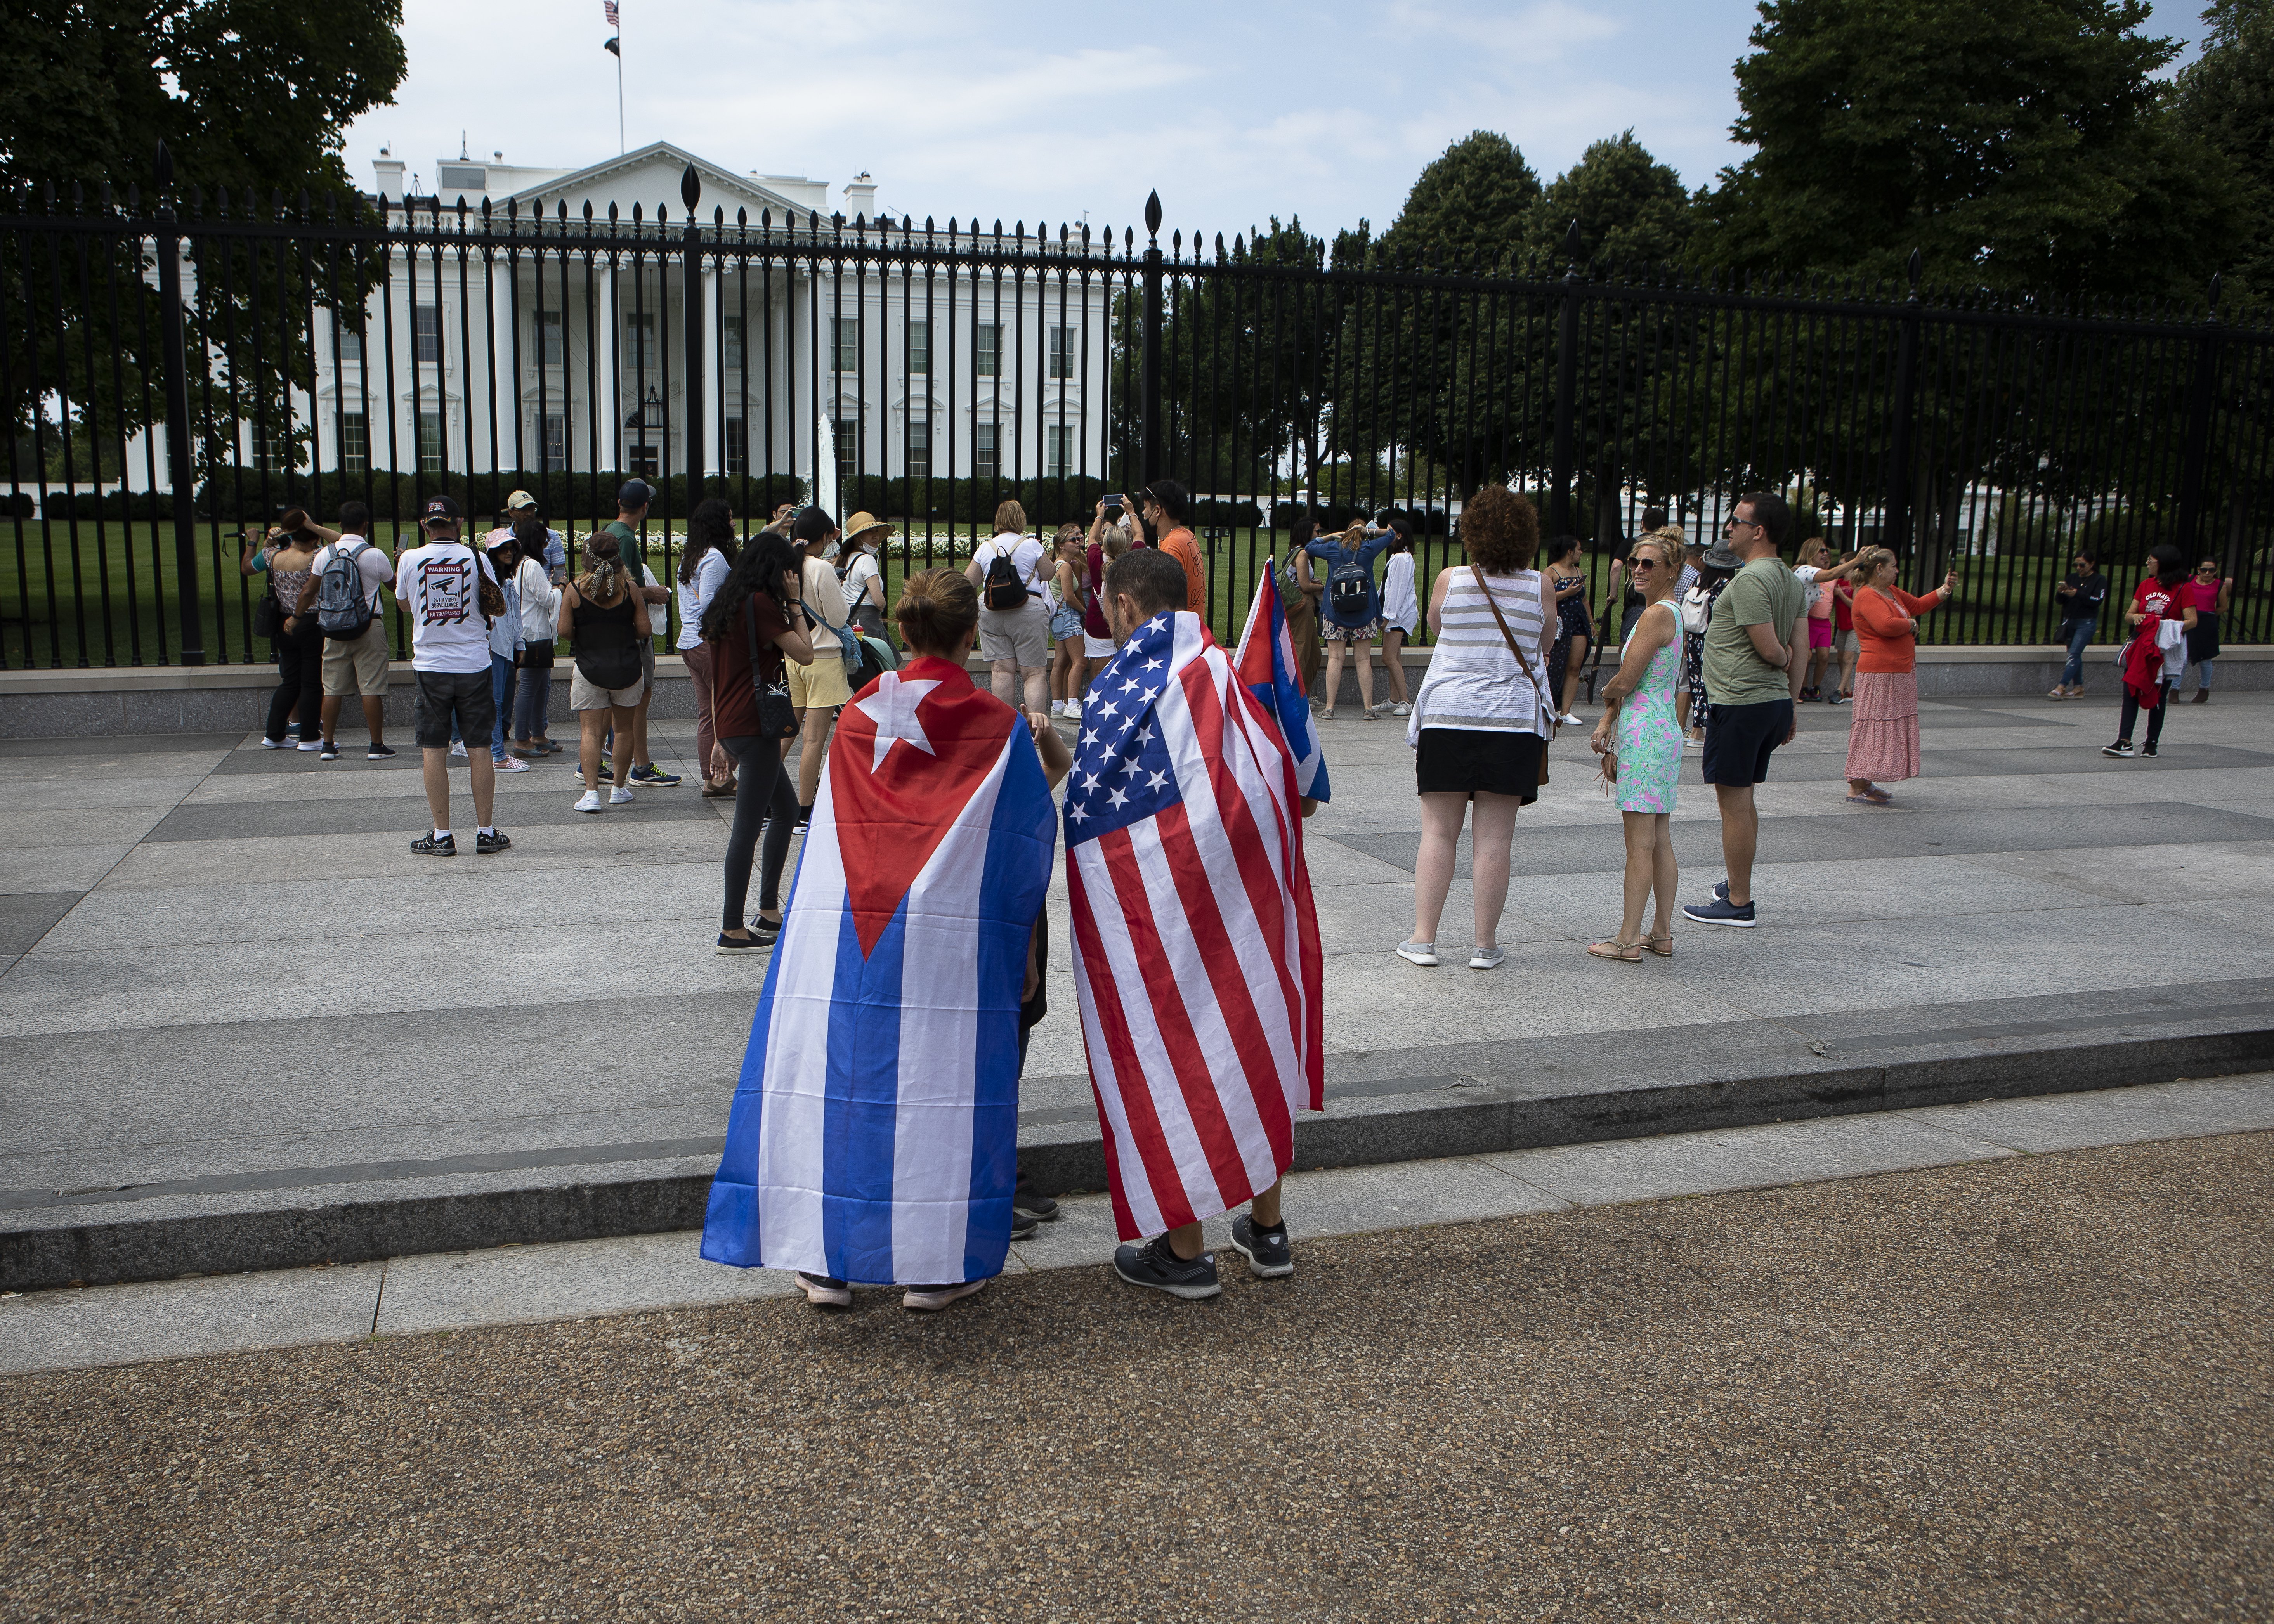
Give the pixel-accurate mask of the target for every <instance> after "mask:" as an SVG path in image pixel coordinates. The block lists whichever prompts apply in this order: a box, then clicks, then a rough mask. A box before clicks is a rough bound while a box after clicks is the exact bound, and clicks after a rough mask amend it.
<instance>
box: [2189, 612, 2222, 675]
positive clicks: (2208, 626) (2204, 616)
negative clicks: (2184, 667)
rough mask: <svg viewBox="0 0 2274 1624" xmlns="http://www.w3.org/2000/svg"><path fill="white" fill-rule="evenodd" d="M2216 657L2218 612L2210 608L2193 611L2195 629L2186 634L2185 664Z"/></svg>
mask: <svg viewBox="0 0 2274 1624" xmlns="http://www.w3.org/2000/svg"><path fill="white" fill-rule="evenodd" d="M2217 658H2218V611H2216V610H2212V609H2198V610H2196V611H2195V629H2194V630H2192V631H2190V632H2189V633H2188V634H2187V664H2188V665H2194V664H2195V662H2196V661H2198V660H2207V659H2217Z"/></svg>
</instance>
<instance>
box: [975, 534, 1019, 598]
mask: <svg viewBox="0 0 2274 1624" xmlns="http://www.w3.org/2000/svg"><path fill="white" fill-rule="evenodd" d="M979 601H980V602H981V603H983V604H985V605H987V606H988V607H989V608H990V609H998V610H1001V609H1023V608H1025V607H1026V606H1027V583H1025V582H1024V581H1022V580H1020V577H1019V567H1018V565H1017V564H1015V563H1013V561H1012V558H1011V552H1010V549H1008V548H1006V547H1001V546H998V547H997V548H996V549H995V558H994V561H993V562H991V563H990V564H989V565H988V566H987V590H985V591H984V592H982V593H981V594H980V595H979Z"/></svg>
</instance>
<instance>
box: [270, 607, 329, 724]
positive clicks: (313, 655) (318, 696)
mask: <svg viewBox="0 0 2274 1624" xmlns="http://www.w3.org/2000/svg"><path fill="white" fill-rule="evenodd" d="M297 618H298V620H299V623H300V624H299V630H298V631H297V632H296V633H294V634H293V635H290V636H289V637H288V636H286V635H284V633H282V631H279V632H278V633H277V634H276V672H277V675H278V676H279V677H280V678H282V680H281V681H279V682H278V683H277V685H276V692H275V695H272V696H271V697H270V699H269V701H268V726H267V729H266V730H265V731H266V732H267V736H268V737H269V738H271V739H282V737H283V736H284V729H285V726H286V723H285V719H284V718H287V717H289V716H290V715H291V714H292V703H293V702H294V701H295V700H297V701H298V702H299V704H300V737H301V738H302V739H304V740H309V739H319V738H321V737H322V736H323V732H324V628H322V627H320V626H319V625H317V624H316V617H315V616H314V615H312V614H304V615H301V616H299V617H297Z"/></svg>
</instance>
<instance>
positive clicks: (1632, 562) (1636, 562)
mask: <svg viewBox="0 0 2274 1624" xmlns="http://www.w3.org/2000/svg"><path fill="white" fill-rule="evenodd" d="M1627 568H1629V569H1656V568H1658V560H1656V559H1629V560H1627Z"/></svg>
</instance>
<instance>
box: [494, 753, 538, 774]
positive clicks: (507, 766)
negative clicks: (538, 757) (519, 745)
mask: <svg viewBox="0 0 2274 1624" xmlns="http://www.w3.org/2000/svg"><path fill="white" fill-rule="evenodd" d="M490 765H491V766H493V767H494V768H496V769H497V770H498V771H500V772H527V771H529V763H527V762H525V761H523V760H522V759H521V757H520V756H507V757H506V758H505V759H504V760H503V761H500V760H498V759H497V757H495V756H492V757H490Z"/></svg>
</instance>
